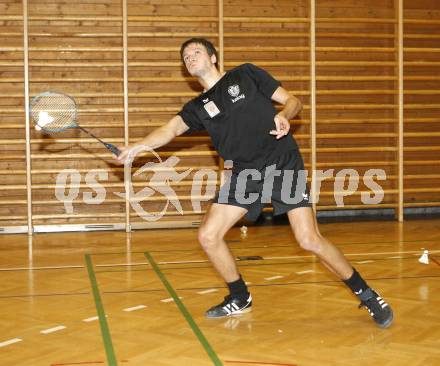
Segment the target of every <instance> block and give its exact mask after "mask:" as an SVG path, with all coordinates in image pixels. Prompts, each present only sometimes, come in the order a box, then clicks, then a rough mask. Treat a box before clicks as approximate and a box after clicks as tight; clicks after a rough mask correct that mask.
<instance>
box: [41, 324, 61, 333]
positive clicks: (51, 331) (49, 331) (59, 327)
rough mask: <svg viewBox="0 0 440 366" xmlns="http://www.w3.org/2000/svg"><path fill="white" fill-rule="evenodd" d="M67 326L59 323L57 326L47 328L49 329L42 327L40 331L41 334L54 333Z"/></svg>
mask: <svg viewBox="0 0 440 366" xmlns="http://www.w3.org/2000/svg"><path fill="white" fill-rule="evenodd" d="M66 328H67V327H66V326H64V325H59V326H58V327H53V328H49V329H44V330H42V331H40V333H41V334H50V333H54V332H58V331H59V330H63V329H66Z"/></svg>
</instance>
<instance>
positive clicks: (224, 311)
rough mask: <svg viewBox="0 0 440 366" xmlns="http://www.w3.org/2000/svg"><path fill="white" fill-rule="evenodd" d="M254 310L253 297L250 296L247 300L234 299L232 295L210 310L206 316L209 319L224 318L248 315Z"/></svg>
mask: <svg viewBox="0 0 440 366" xmlns="http://www.w3.org/2000/svg"><path fill="white" fill-rule="evenodd" d="M251 310H252V296H251V295H250V294H249V297H248V298H247V300H244V301H243V300H240V299H236V298H233V297H232V296H231V295H228V296H226V297H225V300H224V301H223V302H222V303H221V304H218V305H216V306H213V307H212V308H211V309H209V310H208V311H207V312H206V313H205V315H206V317H207V318H224V317H226V316H231V315H238V314H244V313H248V312H249V311H251Z"/></svg>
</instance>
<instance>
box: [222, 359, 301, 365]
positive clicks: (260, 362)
mask: <svg viewBox="0 0 440 366" xmlns="http://www.w3.org/2000/svg"><path fill="white" fill-rule="evenodd" d="M225 362H227V363H242V364H248V365H249V364H253V365H270V366H298V365H294V364H293V363H274V362H262V361H234V360H225Z"/></svg>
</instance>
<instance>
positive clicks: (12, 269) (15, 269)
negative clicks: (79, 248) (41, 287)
mask: <svg viewBox="0 0 440 366" xmlns="http://www.w3.org/2000/svg"><path fill="white" fill-rule="evenodd" d="M69 268H85V267H84V266H48V267H12V268H0V271H36V270H39V269H69Z"/></svg>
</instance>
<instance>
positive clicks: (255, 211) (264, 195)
mask: <svg viewBox="0 0 440 366" xmlns="http://www.w3.org/2000/svg"><path fill="white" fill-rule="evenodd" d="M227 172H228V171H227ZM228 173H229V175H230V176H229V177H228V178H227V179H226V181H225V183H224V184H223V186H222V187H221V188H220V191H219V193H218V194H217V196H216V197H215V198H214V202H215V203H219V204H225V205H232V206H238V207H243V208H245V209H247V210H248V212H247V214H246V216H245V218H246V219H248V220H251V221H255V220H256V219H257V218H258V216H259V215H260V213H261V211H262V209H263V207H264V206H265V205H266V204H269V203H272V206H273V209H274V215H280V214H283V213H286V212H288V211H290V210H292V209H295V208H298V207H311V206H312V204H311V203H310V202H309V199H310V193H309V190H308V188H307V171H306V170H304V163H303V160H302V157H301V155H300V153H299V151H298V150H293V151H289V152H287V153H285V154H283V155H281V156H280V157H278V159H276V160H275V161H274V162H272V163H270V164H268V165H266V166H265V167H264V168H263V169H260V170H257V169H244V170H241V171H240V172H235V171H232V172H231V171H229V172H228Z"/></svg>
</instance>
